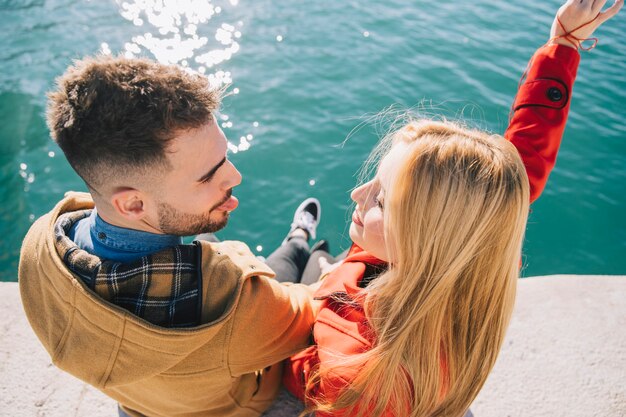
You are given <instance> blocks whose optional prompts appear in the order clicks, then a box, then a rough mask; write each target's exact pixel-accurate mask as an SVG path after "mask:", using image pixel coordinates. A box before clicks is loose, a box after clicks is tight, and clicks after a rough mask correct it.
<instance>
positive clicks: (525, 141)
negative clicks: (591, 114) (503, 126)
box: [504, 0, 624, 203]
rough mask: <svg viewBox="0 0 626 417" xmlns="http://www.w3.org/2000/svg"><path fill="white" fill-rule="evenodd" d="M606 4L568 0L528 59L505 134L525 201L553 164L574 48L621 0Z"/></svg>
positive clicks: (577, 57) (534, 196)
mask: <svg viewBox="0 0 626 417" xmlns="http://www.w3.org/2000/svg"><path fill="white" fill-rule="evenodd" d="M605 4H606V0H596V1H593V0H569V1H568V2H567V3H565V4H564V5H563V6H562V7H561V8H560V9H559V11H558V12H557V15H556V17H555V19H554V22H553V24H552V30H551V33H550V40H549V41H548V43H547V44H546V45H544V46H543V47H541V48H539V50H537V52H536V53H535V55H533V57H532V58H531V60H530V62H529V64H528V68H527V70H526V73H525V77H524V79H523V82H522V83H521V84H520V87H519V90H518V93H517V96H516V98H515V102H514V103H513V108H512V112H513V114H512V118H511V121H510V123H509V127H508V128H507V130H506V132H505V134H504V136H505V137H506V138H507V139H508V140H510V141H511V142H512V143H513V144H514V145H515V147H516V148H517V150H518V151H519V153H520V155H521V157H522V159H523V161H524V165H525V166H526V170H527V172H528V179H529V181H530V201H531V203H532V202H533V201H535V200H536V199H537V198H538V197H539V195H540V194H541V192H542V191H543V189H544V187H545V185H546V182H547V181H548V176H549V175H550V172H551V171H552V168H553V167H554V164H555V162H556V156H557V153H558V150H559V147H560V145H561V138H562V136H563V131H564V130H565V124H566V122H567V116H568V113H569V106H570V101H571V97H572V87H573V85H574V80H575V79H576V71H577V69H578V63H579V61H580V55H579V54H578V49H579V48H580V47H581V41H582V40H584V39H588V38H589V37H590V36H591V35H592V34H593V32H594V31H595V29H597V28H598V27H599V26H600V25H601V24H602V23H604V22H605V21H607V20H609V19H610V18H611V17H613V16H615V15H616V14H617V12H618V11H619V10H620V9H621V8H622V6H623V4H624V0H616V1H615V3H614V4H613V5H612V6H611V7H609V8H608V9H607V10H606V11H604V12H602V11H601V10H602V8H603V7H604V5H605Z"/></svg>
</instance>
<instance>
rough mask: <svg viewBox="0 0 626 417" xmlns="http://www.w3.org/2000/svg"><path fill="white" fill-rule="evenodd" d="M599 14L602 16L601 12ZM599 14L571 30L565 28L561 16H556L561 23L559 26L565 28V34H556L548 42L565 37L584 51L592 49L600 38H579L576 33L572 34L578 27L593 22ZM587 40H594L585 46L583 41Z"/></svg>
mask: <svg viewBox="0 0 626 417" xmlns="http://www.w3.org/2000/svg"><path fill="white" fill-rule="evenodd" d="M598 16H600V14H598ZM598 16H596V17H594V18H593V19H592V20H590V21H588V22H587V23H584V24H582V25H580V26H578V27H577V28H576V29H572V30H570V31H569V32H568V31H567V29H565V26H563V23H562V22H561V19H559V16H557V17H556V21H557V23H558V24H559V26H560V27H561V29H562V30H563V32H565V34H564V35H559V36H555V37H553V38H550V40H549V41H548V43H550V42H552V41H554V40H557V39H565V40H566V41H567V42H569V43H571V44H572V45H573V46H574V47H575V48H576V49H582V50H583V51H591V50H592V49H593V48H595V47H596V45H597V44H598V38H585V39H583V38H578V37H576V36H574V35H572V33H573V32H576V31H577V30H578V29H582V28H584V27H585V26H587V25H589V24H591V23H593V22H594V21H595V20H596V19H597V18H598ZM585 41H593V43H592V44H591V45H590V46H588V47H584V46H583V42H585Z"/></svg>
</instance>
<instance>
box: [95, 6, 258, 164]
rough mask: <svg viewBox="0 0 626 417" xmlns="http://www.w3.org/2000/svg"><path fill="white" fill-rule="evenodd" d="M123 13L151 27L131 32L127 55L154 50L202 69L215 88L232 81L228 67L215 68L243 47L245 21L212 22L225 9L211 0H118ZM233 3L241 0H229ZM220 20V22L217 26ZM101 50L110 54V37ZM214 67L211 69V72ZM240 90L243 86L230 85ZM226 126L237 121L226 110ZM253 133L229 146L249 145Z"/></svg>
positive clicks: (169, 61)
mask: <svg viewBox="0 0 626 417" xmlns="http://www.w3.org/2000/svg"><path fill="white" fill-rule="evenodd" d="M116 3H117V5H118V6H119V12H120V14H121V16H122V17H123V18H124V19H126V20H128V21H130V22H132V23H133V24H134V25H136V26H141V27H146V28H149V30H148V31H146V32H145V33H144V34H143V35H138V36H133V37H132V39H131V40H130V41H129V42H126V43H125V44H124V51H123V54H124V56H126V57H127V58H135V57H139V56H146V55H148V56H150V55H151V56H152V57H154V59H156V60H157V61H159V62H161V63H163V64H176V65H180V66H181V67H183V68H185V69H186V70H188V71H191V72H197V73H200V74H203V75H204V76H206V77H207V78H208V79H209V82H210V83H211V85H213V86H214V87H216V88H220V87H223V86H225V85H232V84H233V79H232V75H231V73H230V71H223V70H220V69H218V68H217V66H218V65H219V64H221V63H224V62H226V61H228V60H230V59H231V58H232V56H233V55H234V54H236V53H237V52H239V48H240V46H239V43H238V42H237V40H238V39H240V38H241V36H242V33H241V28H242V26H243V22H242V21H238V22H236V23H235V24H231V23H227V22H221V24H220V23H219V22H218V23H217V25H209V21H210V20H212V19H213V21H215V17H216V16H218V15H219V14H220V13H221V12H222V8H221V7H220V6H216V5H214V4H212V2H211V1H210V0H135V1H123V0H116ZM229 3H230V5H231V6H232V7H236V6H237V5H238V4H239V0H229ZM216 26H217V27H216ZM212 30H214V36H213V39H214V40H210V38H209V37H207V36H204V35H203V32H207V31H208V32H210V31H212ZM101 50H102V52H103V53H105V54H110V53H111V50H110V48H109V45H108V44H107V43H106V42H103V43H102V44H101ZM211 70H212V72H210V71H211ZM231 94H239V88H234V89H232V90H231ZM219 118H220V119H221V120H222V123H221V126H222V128H224V129H229V128H232V127H233V121H232V120H231V121H229V117H228V115H225V114H223V113H222V114H220V115H219ZM250 139H252V135H251V134H249V133H248V134H247V135H244V136H241V137H240V138H239V143H238V144H235V143H232V142H231V141H229V143H228V149H229V150H230V151H231V152H233V153H237V152H243V151H246V150H248V149H249V148H250Z"/></svg>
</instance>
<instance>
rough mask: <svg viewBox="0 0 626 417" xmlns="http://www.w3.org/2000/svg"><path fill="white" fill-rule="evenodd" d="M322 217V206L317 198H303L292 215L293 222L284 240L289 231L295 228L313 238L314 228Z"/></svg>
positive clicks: (291, 231) (289, 234)
mask: <svg viewBox="0 0 626 417" xmlns="http://www.w3.org/2000/svg"><path fill="white" fill-rule="evenodd" d="M321 217H322V206H321V205H320V202H319V200H318V199H317V198H313V197H309V198H307V199H306V200H304V201H303V202H302V203H300V205H299V206H298V208H297V209H296V212H295V213H294V215H293V222H291V228H290V229H289V233H288V234H287V238H286V239H285V242H286V241H287V240H289V237H290V236H291V233H293V231H294V230H296V229H302V230H304V231H306V232H307V233H308V235H309V239H311V238H313V239H315V230H316V229H317V225H318V224H319V222H320V218H321Z"/></svg>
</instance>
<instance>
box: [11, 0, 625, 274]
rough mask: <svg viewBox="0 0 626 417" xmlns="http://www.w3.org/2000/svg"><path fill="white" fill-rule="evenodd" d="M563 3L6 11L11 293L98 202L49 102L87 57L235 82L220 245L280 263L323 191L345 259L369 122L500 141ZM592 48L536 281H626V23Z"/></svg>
mask: <svg viewBox="0 0 626 417" xmlns="http://www.w3.org/2000/svg"><path fill="white" fill-rule="evenodd" d="M142 4H143V5H144V6H146V5H148V6H149V5H153V6H151V7H152V11H150V10H148V12H146V10H145V7H144V9H141V8H140V7H139V6H140V5H142ZM559 4H560V3H559V1H553V0H551V1H545V0H532V1H526V2H523V4H522V3H519V4H511V2H503V1H495V0H475V1H471V2H469V1H459V2H415V1H399V0H392V1H387V2H377V1H372V0H362V1H358V2H357V1H330V0H319V1H315V2H297V3H295V2H287V1H280V0H279V1H276V0H275V1H269V0H257V1H254V2H252V1H246V0H240V1H237V0H230V1H226V0H224V1H217V0H215V1H208V0H206V1H202V0H194V1H191V0H188V1H185V2H182V1H181V2H178V3H176V2H167V1H166V2H154V1H136V2H133V1H128V2H123V1H121V0H120V1H117V2H116V1H112V0H111V1H102V0H99V1H85V0H83V1H74V0H48V1H44V0H30V1H29V0H4V1H2V2H0V26H1V27H2V28H3V29H2V31H1V34H0V41H1V43H0V44H2V45H3V48H0V118H1V120H0V181H1V183H2V188H1V191H0V193H1V194H0V200H1V201H2V205H1V206H0V207H1V209H0V235H1V236H2V243H1V246H0V280H3V281H14V280H16V269H17V259H18V254H19V248H20V243H21V239H22V238H23V236H24V234H25V233H26V231H27V229H28V227H29V225H30V224H31V223H32V222H33V221H34V219H35V218H37V217H38V216H40V215H42V214H44V213H46V212H47V211H49V210H50V209H51V207H52V206H53V205H54V204H55V203H56V202H57V201H58V200H59V199H60V198H61V197H62V196H63V193H64V192H65V191H67V190H84V189H85V187H84V185H83V184H82V183H81V181H80V180H79V178H78V177H77V176H76V175H75V174H74V173H73V171H72V170H71V168H70V167H69V165H68V164H67V163H66V162H65V160H64V158H63V156H62V154H61V153H60V152H59V149H58V147H57V146H56V145H55V144H54V143H53V142H52V140H51V139H50V138H49V135H48V132H47V129H46V126H45V122H44V111H45V110H44V109H45V93H46V91H47V90H49V89H50V88H51V87H52V85H53V82H54V78H55V77H56V76H58V75H60V74H61V73H62V72H63V71H64V69H65V68H66V67H67V65H69V64H70V63H71V60H72V59H74V58H79V57H82V56H83V55H87V54H94V53H97V52H98V51H105V52H107V51H111V52H113V53H119V52H122V53H123V52H125V53H127V54H132V55H137V54H142V55H146V56H151V57H157V58H158V59H160V60H163V61H167V62H178V63H180V64H186V65H187V66H189V67H190V68H192V69H194V70H199V71H204V72H205V73H206V74H207V75H211V76H212V77H213V78H214V79H215V80H216V82H224V81H225V82H231V83H232V86H231V88H230V91H231V92H232V94H231V95H230V96H229V97H227V98H226V99H225V102H224V107H223V110H222V114H221V122H222V123H223V126H224V130H225V132H226V134H227V135H228V137H229V139H230V141H231V148H232V150H233V154H232V156H231V159H232V160H233V161H234V162H235V164H236V165H237V167H238V168H239V169H240V171H241V172H242V174H243V176H244V181H243V183H242V185H241V186H240V187H238V188H237V189H236V191H235V194H236V195H237V196H238V197H239V199H240V203H241V204H240V207H239V208H238V209H237V211H235V212H234V213H233V215H232V217H231V222H230V224H229V226H228V227H227V228H226V229H225V230H224V231H223V232H221V233H220V234H219V236H220V237H221V238H222V239H238V240H242V241H244V242H246V243H248V244H249V245H250V246H251V247H252V248H253V249H254V250H255V251H257V253H259V254H261V255H267V254H269V252H270V250H271V249H272V248H274V247H276V246H277V245H278V244H280V241H281V240H282V238H283V235H284V233H285V232H286V231H287V229H288V224H289V222H290V221H291V216H292V212H293V209H294V208H295V207H296V206H297V204H298V203H299V201H300V200H301V199H303V198H304V197H306V196H309V195H313V196H316V197H318V198H319V199H320V200H321V202H322V205H323V219H322V224H321V225H320V229H319V232H318V235H319V236H322V237H325V238H327V239H328V240H329V241H330V242H331V246H332V248H333V249H334V250H335V251H339V250H340V249H341V248H345V247H346V246H347V245H348V240H347V227H346V224H347V220H348V219H349V218H350V213H349V204H350V201H349V190H350V189H351V187H352V186H353V185H354V183H355V177H354V174H355V173H356V171H357V170H358V168H359V166H360V164H361V163H362V161H363V160H364V159H365V158H366V156H367V154H368V152H369V150H370V149H371V147H372V146H373V144H374V143H375V142H376V139H377V135H378V134H379V133H380V131H381V129H382V127H381V126H380V125H379V124H377V123H367V122H368V121H369V120H370V119H371V116H372V115H375V114H377V113H378V112H380V111H381V110H383V109H385V108H388V107H389V106H392V105H395V106H396V108H398V109H407V108H416V109H422V110H424V111H426V112H427V113H434V114H441V113H443V114H445V115H448V116H462V117H464V118H466V119H470V120H472V121H473V122H474V123H475V124H477V125H478V126H481V127H483V128H486V129H489V130H491V131H495V132H500V133H502V132H503V131H504V129H505V127H506V123H507V117H508V111H509V106H510V104H511V102H512V99H513V95H514V94H515V91H516V86H517V82H518V80H519V77H520V75H521V73H522V71H523V69H524V67H525V65H526V62H527V60H528V58H529V57H530V55H531V54H532V52H533V51H534V49H535V48H536V47H538V46H539V45H541V44H542V43H543V42H545V40H546V39H547V36H548V31H549V24H550V22H551V20H552V18H553V13H554V11H556V9H557V8H558V6H559ZM159 5H161V9H160V10H159V9H158V8H159ZM187 6H189V7H191V8H190V9H188V10H187V9H185V8H184V7H187ZM154 7H156V9H154ZM177 30H178V34H177V33H176V31H177ZM177 35H178V36H177ZM597 35H598V37H599V38H600V45H599V47H598V48H597V49H596V50H594V51H593V52H591V53H586V54H585V53H584V54H583V59H582V63H581V67H580V70H579V77H578V81H577V84H576V86H575V90H574V101H573V104H572V110H571V113H570V120H569V125H568V128H567V130H566V133H565V137H564V143H563V146H562V149H561V152H560V155H559V160H558V163H557V168H556V169H555V171H554V173H553V174H552V176H551V178H550V182H549V184H548V187H547V189H546V191H545V193H544V195H543V196H542V198H541V199H540V200H539V201H538V202H537V203H536V204H535V205H534V207H533V212H532V215H531V218H530V222H529V225H528V232H527V238H526V245H525V250H524V254H525V264H526V267H525V269H524V274H525V275H527V276H528V275H539V274H554V273H579V274H626V216H625V214H626V210H625V208H626V125H625V123H624V120H623V116H624V105H625V104H626V44H625V43H624V41H623V39H624V38H625V36H626V12H622V14H621V16H618V18H616V19H615V20H613V21H611V22H609V24H608V25H606V27H603V28H602V29H600V30H599V31H598V33H597ZM167 45H170V47H169V48H168V47H167ZM183 61H185V62H183ZM348 136H349V139H348V140H347V141H346V142H345V144H343V145H342V143H343V142H344V140H345V139H346V137H348ZM235 150H237V153H234V151H235Z"/></svg>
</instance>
